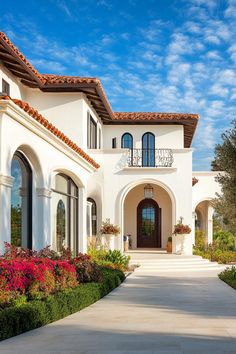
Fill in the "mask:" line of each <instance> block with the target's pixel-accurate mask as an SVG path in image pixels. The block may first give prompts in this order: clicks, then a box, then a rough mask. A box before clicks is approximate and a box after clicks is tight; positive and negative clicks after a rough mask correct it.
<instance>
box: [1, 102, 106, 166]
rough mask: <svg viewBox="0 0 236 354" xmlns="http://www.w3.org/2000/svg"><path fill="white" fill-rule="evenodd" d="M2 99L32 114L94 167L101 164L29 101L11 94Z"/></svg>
mask: <svg viewBox="0 0 236 354" xmlns="http://www.w3.org/2000/svg"><path fill="white" fill-rule="evenodd" d="M0 99H1V100H11V101H12V102H14V103H15V104H16V105H17V106H19V107H20V108H21V109H23V110H24V111H25V112H26V113H28V115H29V116H31V117H32V118H33V119H34V120H36V121H37V122H39V123H40V124H41V125H43V126H44V127H45V128H46V129H47V130H49V131H50V132H51V133H52V134H54V135H55V136H56V137H57V138H59V139H60V140H62V141H63V142H64V143H65V144H66V145H68V146H69V147H70V148H71V149H72V150H74V151H75V152H77V154H78V155H80V156H81V157H83V158H84V159H85V160H86V161H88V162H89V163H90V164H91V165H92V166H93V167H95V168H99V167H100V166H99V164H98V163H97V162H96V161H94V160H93V159H92V158H91V157H90V156H89V155H88V154H86V152H84V151H83V150H82V149H81V148H80V147H79V146H78V145H76V144H75V143H74V142H73V141H72V140H70V139H69V138H68V137H67V136H66V135H65V134H63V133H62V132H61V131H60V130H59V129H57V128H56V127H55V125H53V124H52V123H50V122H49V121H48V120H47V119H46V118H44V117H43V116H42V115H41V114H40V113H39V112H38V111H37V110H36V109H34V108H33V107H31V106H30V105H29V104H28V103H26V102H24V101H21V100H18V99H11V98H10V97H9V96H0Z"/></svg>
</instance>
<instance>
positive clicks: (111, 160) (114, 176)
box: [90, 149, 192, 249]
mask: <svg viewBox="0 0 236 354" xmlns="http://www.w3.org/2000/svg"><path fill="white" fill-rule="evenodd" d="M90 154H91V156H93V158H94V159H95V160H96V161H97V162H98V163H100V164H101V169H100V170H99V171H98V174H103V176H104V179H103V218H104V219H106V218H109V219H110V221H111V222H112V223H115V224H118V225H120V226H121V235H122V236H123V234H124V217H125V216H124V212H123V207H124V200H125V197H126V196H127V195H128V192H129V191H130V190H132V189H133V188H134V187H136V186H137V185H140V184H146V183H151V184H153V185H155V184H156V185H157V186H160V187H162V188H163V189H164V190H166V191H167V192H168V194H169V196H170V199H171V201H172V221H171V222H172V228H173V226H174V224H175V223H176V221H177V220H178V219H179V218H180V216H182V217H183V218H184V223H185V224H189V225H191V224H192V209H191V207H192V150H191V149H175V150H173V155H174V163H173V167H172V168H168V167H163V168H155V167H147V168H146V167H141V168H140V167H139V168H134V167H126V166H125V163H124V162H125V160H126V156H127V153H126V150H125V151H124V150H122V149H111V150H103V151H101V152H99V151H96V150H91V152H90ZM163 213H164V210H163ZM163 246H164V245H163ZM117 247H118V248H120V249H122V247H123V246H122V237H121V236H120V237H119V238H118V239H117Z"/></svg>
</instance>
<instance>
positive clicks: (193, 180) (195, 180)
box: [192, 177, 199, 186]
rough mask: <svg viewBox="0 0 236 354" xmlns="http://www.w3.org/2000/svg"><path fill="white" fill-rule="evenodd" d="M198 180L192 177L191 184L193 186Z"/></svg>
mask: <svg viewBox="0 0 236 354" xmlns="http://www.w3.org/2000/svg"><path fill="white" fill-rule="evenodd" d="M198 181H199V180H198V179H197V178H196V177H193V178H192V186H195V184H197V183H198Z"/></svg>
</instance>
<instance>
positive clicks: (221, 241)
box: [213, 230, 235, 251]
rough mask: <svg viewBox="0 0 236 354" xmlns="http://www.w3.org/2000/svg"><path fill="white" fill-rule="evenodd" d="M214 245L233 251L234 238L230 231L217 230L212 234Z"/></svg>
mask: <svg viewBox="0 0 236 354" xmlns="http://www.w3.org/2000/svg"><path fill="white" fill-rule="evenodd" d="M213 239H214V245H215V247H217V248H219V249H221V250H226V251H233V250H234V249H235V238H234V235H233V234H232V233H231V232H227V231H223V230H220V231H217V232H215V233H214V235H213Z"/></svg>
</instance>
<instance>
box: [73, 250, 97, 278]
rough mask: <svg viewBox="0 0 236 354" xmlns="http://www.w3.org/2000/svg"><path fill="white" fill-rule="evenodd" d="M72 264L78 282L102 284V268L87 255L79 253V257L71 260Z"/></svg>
mask: <svg viewBox="0 0 236 354" xmlns="http://www.w3.org/2000/svg"><path fill="white" fill-rule="evenodd" d="M71 262H72V264H73V265H74V267H75V269H76V275H77V280H78V282H80V283H88V282H91V281H94V282H101V281H102V280H103V276H102V272H101V270H100V268H99V267H98V265H97V264H96V263H95V262H93V261H92V260H91V257H90V256H88V255H87V254H82V253H79V254H78V256H77V257H75V258H73V259H72V260H71Z"/></svg>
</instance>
